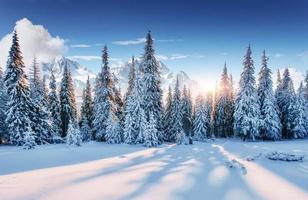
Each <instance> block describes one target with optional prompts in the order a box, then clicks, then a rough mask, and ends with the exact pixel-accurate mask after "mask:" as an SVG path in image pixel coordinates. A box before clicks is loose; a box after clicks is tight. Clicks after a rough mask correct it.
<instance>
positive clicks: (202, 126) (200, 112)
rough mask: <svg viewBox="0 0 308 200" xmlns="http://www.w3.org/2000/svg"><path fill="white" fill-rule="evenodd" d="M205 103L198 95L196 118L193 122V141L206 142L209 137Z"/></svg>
mask: <svg viewBox="0 0 308 200" xmlns="http://www.w3.org/2000/svg"><path fill="white" fill-rule="evenodd" d="M206 112H207V111H206V109H205V102H204V97H203V96H202V95H198V96H197V98H196V103H195V117H194V121H193V139H194V140H196V141H201V142H204V141H205V140H206V138H207V136H208V135H209V132H210V127H208V126H207V124H208V119H207V116H206Z"/></svg>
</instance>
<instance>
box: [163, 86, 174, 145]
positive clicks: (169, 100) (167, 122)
mask: <svg viewBox="0 0 308 200" xmlns="http://www.w3.org/2000/svg"><path fill="white" fill-rule="evenodd" d="M171 106H172V91H171V87H170V86H169V88H168V94H167V100H166V105H165V112H164V120H163V125H164V129H163V136H164V140H165V141H169V139H170V137H169V136H170V135H171V132H170V130H171Z"/></svg>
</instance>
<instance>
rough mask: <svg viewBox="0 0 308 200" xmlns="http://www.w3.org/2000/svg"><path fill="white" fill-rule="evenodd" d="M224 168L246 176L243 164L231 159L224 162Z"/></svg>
mask: <svg viewBox="0 0 308 200" xmlns="http://www.w3.org/2000/svg"><path fill="white" fill-rule="evenodd" d="M226 166H227V167H228V168H229V169H239V170H240V171H241V173H242V174H243V175H246V174H247V169H246V167H245V165H244V164H242V163H241V162H240V161H238V160H236V159H232V160H231V161H227V162H226Z"/></svg>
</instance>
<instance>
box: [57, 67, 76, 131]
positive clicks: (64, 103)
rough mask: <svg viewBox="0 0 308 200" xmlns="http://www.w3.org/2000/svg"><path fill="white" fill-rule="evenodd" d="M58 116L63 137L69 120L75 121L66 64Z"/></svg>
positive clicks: (72, 97)
mask: <svg viewBox="0 0 308 200" xmlns="http://www.w3.org/2000/svg"><path fill="white" fill-rule="evenodd" d="M59 96H60V116H61V129H62V131H61V133H62V137H65V136H66V134H67V131H68V128H69V126H68V125H69V122H70V121H71V122H72V123H76V120H77V108H76V99H75V93H74V86H73V79H72V75H71V71H70V69H69V68H68V64H66V65H65V66H64V70H63V76H62V80H61V86H60V94H59Z"/></svg>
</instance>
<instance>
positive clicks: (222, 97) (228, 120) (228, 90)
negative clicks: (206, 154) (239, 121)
mask: <svg viewBox="0 0 308 200" xmlns="http://www.w3.org/2000/svg"><path fill="white" fill-rule="evenodd" d="M231 84H232V83H231V80H230V78H229V76H228V70H227V65H226V63H225V65H224V69H223V73H222V75H221V80H220V87H219V91H218V94H217V102H216V105H215V109H216V111H215V116H214V120H215V121H214V123H215V131H216V133H215V134H216V135H217V136H220V137H229V136H232V133H233V131H232V129H233V112H234V110H233V108H234V105H233V103H234V102H233V97H232V85H231Z"/></svg>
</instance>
